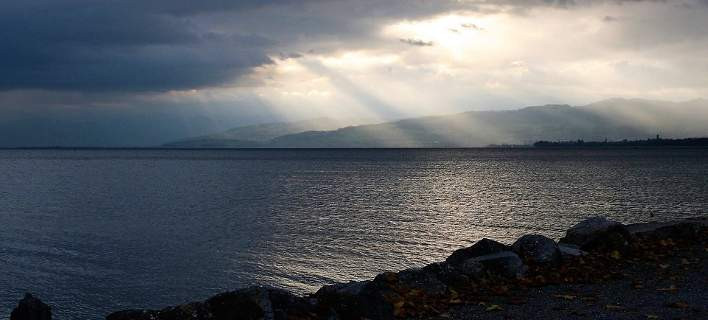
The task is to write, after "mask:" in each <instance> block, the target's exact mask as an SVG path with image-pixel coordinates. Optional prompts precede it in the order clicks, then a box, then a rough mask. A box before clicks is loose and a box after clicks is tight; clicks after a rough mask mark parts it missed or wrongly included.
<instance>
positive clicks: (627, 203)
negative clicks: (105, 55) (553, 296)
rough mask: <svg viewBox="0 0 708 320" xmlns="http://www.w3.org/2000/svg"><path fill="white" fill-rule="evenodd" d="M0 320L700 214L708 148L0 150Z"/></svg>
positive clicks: (175, 300)
mask: <svg viewBox="0 0 708 320" xmlns="http://www.w3.org/2000/svg"><path fill="white" fill-rule="evenodd" d="M0 174H1V176H0V270H1V271H2V272H0V318H8V315H9V313H10V311H11V310H12V308H13V307H14V306H15V305H16V304H17V301H18V300H19V299H20V298H22V296H23V294H24V293H25V292H31V293H33V294H34V295H36V296H38V297H39V298H40V299H42V300H43V301H45V302H46V303H48V304H50V305H51V306H52V311H53V314H54V316H55V317H54V318H55V319H60V320H61V319H103V318H104V317H105V316H106V315H107V314H109V313H111V312H113V311H117V310H122V309H131V308H163V307H166V306H169V305H174V304H179V303H185V302H189V301H197V300H204V299H206V298H208V297H210V296H212V295H214V294H217V293H219V292H223V291H228V290H234V289H237V288H242V287H246V286H251V285H263V286H271V287H278V288H285V289H288V290H291V291H293V292H295V293H297V294H300V295H306V294H308V293H312V292H315V291H316V290H317V289H318V288H319V287H320V286H322V285H326V284H332V283H336V282H347V281H352V280H364V279H369V278H372V277H373V276H375V275H376V274H378V273H381V272H384V271H396V270H402V269H407V268H415V267H420V266H423V265H426V264H428V263H432V262H436V261H442V260H444V259H445V258H446V257H447V256H448V255H449V254H450V253H451V252H453V251H454V250H456V249H458V248H461V247H465V246H469V245H470V244H472V243H473V242H474V241H476V240H479V239H481V238H483V237H487V238H492V239H497V240H499V241H502V242H505V243H511V242H513V241H514V239H516V238H517V237H519V236H521V235H523V234H530V233H535V234H543V235H546V236H549V237H552V238H556V239H558V238H560V237H562V236H563V233H564V230H566V229H567V228H568V227H570V226H572V225H574V224H575V223H577V222H579V221H580V220H582V219H584V218H586V217H591V216H597V215H603V216H607V217H610V218H612V219H615V220H618V221H621V222H625V223H633V222H645V221H661V220H671V219H677V218H685V217H691V216H697V215H702V214H706V212H707V211H708V149H706V148H642V149H632V148H614V149H600V148H597V149H573V148H566V149H545V148H544V149H534V148H529V149H514V148H510V149H251V150H248V149H246V150H160V149H75V150H74V149H46V150H44V149H32V150H0Z"/></svg>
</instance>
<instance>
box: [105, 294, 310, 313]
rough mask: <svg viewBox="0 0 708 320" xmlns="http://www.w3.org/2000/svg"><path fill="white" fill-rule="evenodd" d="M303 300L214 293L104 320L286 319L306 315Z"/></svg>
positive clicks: (305, 306)
mask: <svg viewBox="0 0 708 320" xmlns="http://www.w3.org/2000/svg"><path fill="white" fill-rule="evenodd" d="M308 309H309V305H308V304H307V302H306V301H305V299H304V298H301V297H297V296H295V295H293V294H291V293H289V292H287V291H284V290H280V289H275V288H265V287H249V288H245V289H240V290H236V291H232V292H226V293H222V294H218V295H216V296H214V297H211V298H209V299H208V300H207V301H205V302H192V303H188V304H183V305H179V306H176V307H170V308H166V309H162V310H126V311H119V312H115V313H112V314H110V315H108V317H106V320H206V319H208V320H230V319H254V320H255V319H264V320H279V319H288V318H291V317H292V316H293V314H295V315H296V316H297V315H298V314H306V313H307V312H308Z"/></svg>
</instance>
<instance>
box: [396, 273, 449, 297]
mask: <svg viewBox="0 0 708 320" xmlns="http://www.w3.org/2000/svg"><path fill="white" fill-rule="evenodd" d="M398 281H399V283H400V284H401V285H402V286H405V287H407V288H410V289H419V290H421V291H423V292H425V293H426V294H430V295H440V294H443V293H445V292H446V291H447V285H446V284H445V283H443V282H442V281H441V280H440V279H439V278H438V273H437V272H436V270H433V269H432V268H420V269H418V268H415V269H407V270H403V271H401V272H399V273H398Z"/></svg>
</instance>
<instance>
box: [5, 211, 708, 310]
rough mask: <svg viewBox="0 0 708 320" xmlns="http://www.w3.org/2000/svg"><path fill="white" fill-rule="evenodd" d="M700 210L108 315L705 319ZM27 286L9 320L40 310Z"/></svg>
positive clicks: (707, 237) (583, 225) (706, 270)
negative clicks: (304, 290) (314, 287)
mask: <svg viewBox="0 0 708 320" xmlns="http://www.w3.org/2000/svg"><path fill="white" fill-rule="evenodd" d="M706 289H708V217H701V218H692V219H686V220H680V221H673V222H663V223H643V224H631V225H623V224H621V223H618V222H614V221H610V220H608V219H605V218H603V217H594V218H590V219H587V220H584V221H582V222H580V223H578V224H577V225H575V226H573V227H572V228H570V229H568V230H567V232H566V235H565V236H564V237H563V238H562V239H560V241H558V242H556V241H554V240H553V239H549V238H547V237H545V236H543V235H537V234H532V235H525V236H522V237H521V238H519V239H518V240H516V241H515V242H514V243H513V244H512V245H506V244H502V243H499V242H496V241H494V240H490V239H482V240H480V241H478V242H476V243H475V244H473V245H472V246H470V247H467V248H462V249H459V250H457V251H455V252H453V253H452V254H451V255H450V256H449V257H448V258H447V259H446V260H445V261H443V262H439V263H433V264H430V265H427V266H425V267H422V268H415V269H408V270H404V271H400V272H397V273H393V272H387V273H382V274H379V275H378V276H376V277H375V278H374V279H372V280H368V281H360V282H350V283H343V284H336V285H330V286H324V287H322V288H321V289H320V290H318V291H317V292H316V293H314V294H311V295H309V296H305V297H301V296H296V295H294V294H292V293H289V292H287V291H284V290H280V289H275V288H266V287H249V288H245V289H240V290H236V291H232V292H226V293H222V294H219V295H216V296H214V297H211V298H209V299H207V300H206V301H201V302H192V303H187V304H183V305H178V306H174V307H168V308H165V309H162V310H125V311H118V312H115V313H112V314H110V315H108V316H107V317H106V319H107V320H148V319H150V320H187V319H191V320H206V319H210V320H211V319H213V320H222V319H223V320H226V319H229V320H230V319H396V318H408V319H410V318H421V319H422V318H426V319H519V318H521V319H528V318H535V319H568V318H578V319H586V318H593V319H663V318H685V319H708V290H706ZM48 319H51V308H50V307H49V306H47V305H46V304H44V303H43V302H41V301H40V300H39V299H37V298H35V297H33V296H32V295H30V294H28V295H27V296H25V297H24V298H23V299H22V300H21V301H20V303H19V304H18V306H17V308H15V310H14V311H13V312H12V315H11V320H48Z"/></svg>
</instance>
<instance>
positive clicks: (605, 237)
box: [560, 217, 632, 251]
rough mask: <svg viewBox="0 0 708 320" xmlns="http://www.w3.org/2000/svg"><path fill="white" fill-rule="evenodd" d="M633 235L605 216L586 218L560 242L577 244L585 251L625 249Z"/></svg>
mask: <svg viewBox="0 0 708 320" xmlns="http://www.w3.org/2000/svg"><path fill="white" fill-rule="evenodd" d="M631 239H632V235H631V234H630V233H629V231H628V230H627V228H626V227H625V226H624V225H623V224H621V223H619V222H616V221H612V220H607V218H605V217H593V218H589V219H585V220H583V221H581V222H580V223H578V224H576V225H575V226H573V227H572V228H570V229H568V231H566V234H565V237H563V238H562V239H561V240H560V242H561V243H567V244H573V245H577V246H578V247H579V248H580V249H582V250H585V251H592V250H615V249H617V250H624V249H626V248H627V247H628V246H629V242H630V241H631Z"/></svg>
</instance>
